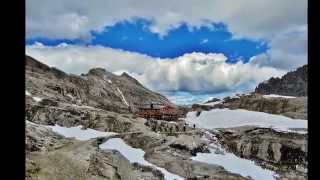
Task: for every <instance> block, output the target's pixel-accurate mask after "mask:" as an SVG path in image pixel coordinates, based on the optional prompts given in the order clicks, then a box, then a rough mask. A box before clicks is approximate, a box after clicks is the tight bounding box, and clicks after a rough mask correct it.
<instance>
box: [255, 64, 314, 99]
mask: <svg viewBox="0 0 320 180" xmlns="http://www.w3.org/2000/svg"><path fill="white" fill-rule="evenodd" d="M307 83H308V65H304V66H302V67H299V68H298V69H296V70H295V71H292V72H289V73H287V74H285V75H284V76H283V77H281V78H273V77H272V78H270V79H269V80H268V81H265V82H263V83H260V84H259V85H258V86H257V88H256V89H255V92H256V93H259V94H279V95H286V96H307V94H308V92H307Z"/></svg>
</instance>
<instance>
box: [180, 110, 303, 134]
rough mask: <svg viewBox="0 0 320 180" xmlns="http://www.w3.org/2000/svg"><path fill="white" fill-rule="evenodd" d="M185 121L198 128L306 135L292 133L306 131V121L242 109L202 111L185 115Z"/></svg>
mask: <svg viewBox="0 0 320 180" xmlns="http://www.w3.org/2000/svg"><path fill="white" fill-rule="evenodd" d="M186 121H187V122H188V123H190V125H192V124H196V126H198V127H200V128H206V129H214V128H230V127H238V126H245V125H252V126H259V127H266V128H273V129H275V130H277V131H285V132H297V133H307V132H306V131H294V130H292V129H294V128H303V129H307V128H308V127H307V126H308V121H307V120H301V119H291V118H288V117H285V116H281V115H274V114H268V113H264V112H256V111H248V110H243V109H237V110H230V109H213V110H211V111H202V112H201V114H200V116H198V117H196V112H195V111H192V112H189V113H188V114H187V117H186Z"/></svg>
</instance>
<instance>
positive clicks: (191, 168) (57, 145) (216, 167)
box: [26, 57, 307, 180]
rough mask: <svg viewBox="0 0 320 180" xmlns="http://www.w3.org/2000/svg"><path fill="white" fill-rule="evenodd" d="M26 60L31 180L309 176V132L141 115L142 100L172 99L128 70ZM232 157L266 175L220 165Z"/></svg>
mask: <svg viewBox="0 0 320 180" xmlns="http://www.w3.org/2000/svg"><path fill="white" fill-rule="evenodd" d="M26 62H27V63H26V64H27V72H26V90H27V91H26V120H27V121H26V179H30V180H31V179H66V180H69V179H112V180H113V179H115V180H120V179H123V180H127V179H137V180H140V179H145V180H147V179H148V180H149V179H154V180H162V179H170V180H171V179H172V180H173V179H190V180H191V179H234V180H238V179H239V180H241V179H252V178H253V179H261V178H259V177H265V179H268V178H269V179H307V134H299V133H289V132H281V131H275V130H273V129H272V128H261V127H256V126H243V127H236V128H219V129H210V128H209V129H208V128H199V127H196V128H192V127H189V126H187V127H186V131H184V129H183V126H184V125H185V123H186V121H185V119H180V120H179V121H178V122H165V121H155V120H154V121H152V120H151V121H147V120H146V119H143V118H138V117H136V116H135V115H134V114H133V113H132V112H134V110H135V106H136V105H137V104H139V103H141V102H148V101H150V100H152V101H153V102H154V101H155V102H166V103H170V102H169V100H167V99H166V98H165V97H163V96H161V95H159V94H157V93H154V92H152V91H150V90H147V89H146V88H144V87H143V86H142V85H141V84H140V83H139V82H137V81H136V80H134V79H133V78H131V77H129V76H127V75H121V76H116V75H113V74H111V73H108V72H107V71H105V70H103V69H94V70H90V71H89V73H88V74H87V75H82V76H75V75H67V74H65V73H64V72H62V71H60V70H57V69H54V68H50V67H48V66H46V65H44V64H42V63H39V62H38V61H36V60H34V59H32V58H30V57H26ZM110 82H111V83H110ZM131 88H132V89H131ZM200 116H201V114H200ZM293 121H294V120H293ZM190 125H191V124H190ZM67 127H79V129H77V131H76V133H75V130H74V129H72V128H67ZM80 127H81V128H80ZM80 133H84V134H85V136H81V137H80V136H79V134H80ZM89 133H91V136H88V134H89ZM104 133H106V134H104ZM72 137H74V138H72ZM122 142H123V143H124V144H121V143H122ZM138 155H139V157H138ZM206 155H209V156H210V158H212V159H210V158H205V159H201V157H202V156H206ZM227 157H232V159H237V160H238V161H239V162H243V164H239V165H240V166H241V165H243V166H244V165H245V164H248V167H252V168H254V170H257V172H258V171H259V172H261V174H262V176H259V174H258V173H255V172H244V171H237V169H233V168H231V167H229V165H232V164H234V163H230V164H220V162H219V158H227ZM208 160H210V161H208ZM252 161H254V162H255V164H254V163H251V162H252ZM224 162H225V161H224ZM263 168H265V169H263ZM261 174H260V175H261ZM257 177H258V178H257Z"/></svg>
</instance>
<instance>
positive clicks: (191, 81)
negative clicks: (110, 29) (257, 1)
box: [26, 43, 286, 93]
mask: <svg viewBox="0 0 320 180" xmlns="http://www.w3.org/2000/svg"><path fill="white" fill-rule="evenodd" d="M26 54H28V55H30V56H32V57H34V58H36V59H38V60H40V61H42V62H44V63H46V64H48V65H50V66H55V67H58V68H59V69H61V70H64V71H66V72H68V73H73V74H80V73H86V72H88V70H89V69H91V68H94V67H103V68H105V69H106V70H108V71H110V72H113V73H116V74H121V73H122V72H124V71H125V72H127V73H128V74H130V75H132V76H133V77H135V78H136V79H138V80H139V81H140V82H141V83H142V84H144V85H145V86H147V87H148V88H151V89H153V90H156V91H188V92H194V93H221V92H224V91H235V90H237V89H253V88H254V87H255V86H256V85H257V83H259V82H262V81H264V80H266V79H268V78H270V77H271V76H276V77H278V76H281V75H283V74H284V73H285V72H286V71H284V70H280V69H277V68H273V67H267V66H261V65H258V64H255V63H251V62H250V63H243V62H242V61H238V62H237V63H235V64H229V63H227V62H226V60H227V58H226V56H225V55H223V54H219V53H208V54H204V53H197V52H194V53H189V54H185V55H183V56H180V57H177V58H165V59H160V58H152V57H150V56H147V55H143V54H139V53H134V52H128V51H123V50H117V49H112V48H107V47H103V46H88V47H84V46H77V45H68V44H65V43H64V44H60V45H58V46H54V47H52V46H44V45H42V44H41V43H36V44H34V45H29V46H26Z"/></svg>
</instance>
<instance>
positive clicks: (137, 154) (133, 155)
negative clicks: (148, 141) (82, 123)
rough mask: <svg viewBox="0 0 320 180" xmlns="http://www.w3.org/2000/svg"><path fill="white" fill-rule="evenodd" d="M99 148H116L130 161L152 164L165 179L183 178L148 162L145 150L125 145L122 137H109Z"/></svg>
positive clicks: (178, 179) (176, 179) (177, 179)
mask: <svg viewBox="0 0 320 180" xmlns="http://www.w3.org/2000/svg"><path fill="white" fill-rule="evenodd" d="M100 148H101V149H116V150H118V151H119V152H120V153H121V154H122V155H123V156H125V157H126V158H127V159H128V160H129V161H130V162H131V163H133V162H137V163H139V164H142V165H146V166H152V167H155V168H156V169H158V170H160V171H161V172H162V173H163V174H164V177H165V179H166V180H180V179H181V180H182V179H183V178H182V177H180V176H178V175H175V174H172V173H170V172H168V171H167V170H166V169H164V168H161V167H158V166H156V165H154V164H151V163H149V162H148V161H146V160H145V159H144V154H145V152H144V151H143V150H142V149H137V148H133V147H131V146H129V145H127V144H126V143H125V142H124V141H123V140H122V139H120V138H112V139H109V140H108V141H107V142H105V143H102V144H101V145H100Z"/></svg>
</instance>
